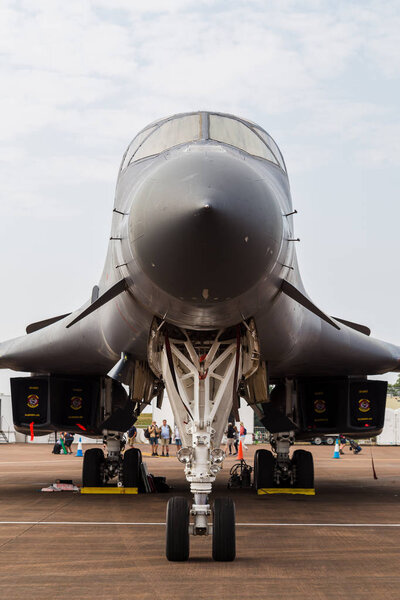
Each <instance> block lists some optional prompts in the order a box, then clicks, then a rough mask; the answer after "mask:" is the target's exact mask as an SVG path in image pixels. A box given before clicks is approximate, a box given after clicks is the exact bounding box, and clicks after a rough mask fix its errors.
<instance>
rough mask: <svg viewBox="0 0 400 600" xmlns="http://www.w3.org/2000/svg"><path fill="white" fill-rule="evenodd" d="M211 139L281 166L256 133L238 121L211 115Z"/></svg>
mask: <svg viewBox="0 0 400 600" xmlns="http://www.w3.org/2000/svg"><path fill="white" fill-rule="evenodd" d="M210 138H211V139H212V140H215V141H217V142H223V143H224V144H229V145H230V146H235V147H236V148H239V149H240V150H244V151H245V152H248V153H249V154H253V155H254V156H260V157H261V158H265V159H266V160H270V161H271V162H274V163H275V164H276V165H277V164H279V163H278V160H277V158H276V157H275V156H274V154H273V153H272V152H271V150H270V149H269V148H268V146H266V145H265V143H264V141H263V140H261V139H260V138H259V137H258V135H257V134H256V133H255V131H254V130H253V129H250V127H248V126H247V125H244V123H241V122H240V121H237V120H236V119H231V118H229V117H221V116H219V115H210Z"/></svg>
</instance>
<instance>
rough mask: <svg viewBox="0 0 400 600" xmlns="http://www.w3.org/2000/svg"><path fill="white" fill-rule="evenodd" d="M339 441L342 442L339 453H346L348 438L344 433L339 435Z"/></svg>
mask: <svg viewBox="0 0 400 600" xmlns="http://www.w3.org/2000/svg"><path fill="white" fill-rule="evenodd" d="M339 442H340V446H339V454H344V452H343V448H345V446H346V442H347V439H346V436H345V435H343V434H342V433H341V434H340V435H339Z"/></svg>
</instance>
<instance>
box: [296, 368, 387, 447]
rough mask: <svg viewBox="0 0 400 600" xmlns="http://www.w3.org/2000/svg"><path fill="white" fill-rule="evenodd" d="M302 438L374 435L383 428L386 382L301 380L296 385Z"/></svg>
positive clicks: (341, 379)
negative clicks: (317, 434)
mask: <svg viewBox="0 0 400 600" xmlns="http://www.w3.org/2000/svg"><path fill="white" fill-rule="evenodd" d="M297 391H298V408H299V412H300V421H301V426H300V429H301V432H302V435H301V437H304V435H303V434H305V433H309V434H316V433H348V434H358V436H359V437H361V435H362V436H363V437H371V436H372V435H378V434H379V433H380V432H381V431H382V428H383V423H384V419H385V407H386V392H387V382H386V381H371V380H358V381H357V380H350V379H348V378H340V379H304V380H299V381H298V382H297Z"/></svg>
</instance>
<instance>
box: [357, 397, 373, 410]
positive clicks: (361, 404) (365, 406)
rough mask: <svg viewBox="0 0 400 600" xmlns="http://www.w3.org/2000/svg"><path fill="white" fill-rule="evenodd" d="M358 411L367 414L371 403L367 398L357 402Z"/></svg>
mask: <svg viewBox="0 0 400 600" xmlns="http://www.w3.org/2000/svg"><path fill="white" fill-rule="evenodd" d="M358 409H359V410H360V411H361V412H364V413H365V412H368V411H369V410H370V409H371V403H370V401H369V400H368V398H360V399H359V401H358Z"/></svg>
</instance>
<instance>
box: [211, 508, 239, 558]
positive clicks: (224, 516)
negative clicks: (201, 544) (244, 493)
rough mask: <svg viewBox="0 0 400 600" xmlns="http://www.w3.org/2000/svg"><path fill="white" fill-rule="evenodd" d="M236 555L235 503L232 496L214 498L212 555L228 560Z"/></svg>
mask: <svg viewBox="0 0 400 600" xmlns="http://www.w3.org/2000/svg"><path fill="white" fill-rule="evenodd" d="M235 556H236V531H235V504H234V502H233V500H232V498H229V497H225V498H216V500H215V502H214V510H213V540H212V557H213V559H214V560H216V561H219V562H222V561H224V562H230V561H232V560H235Z"/></svg>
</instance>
